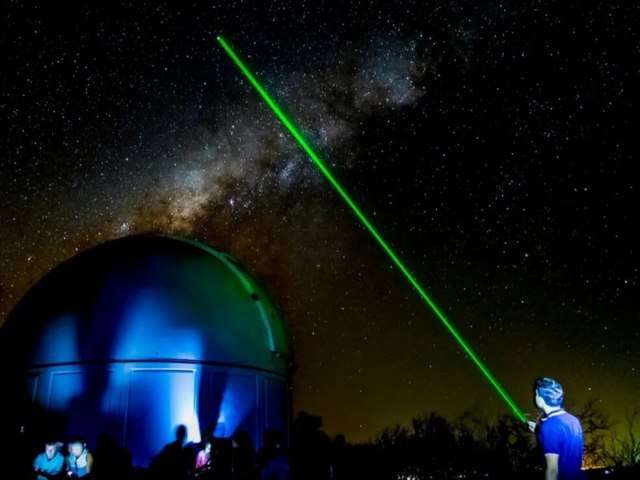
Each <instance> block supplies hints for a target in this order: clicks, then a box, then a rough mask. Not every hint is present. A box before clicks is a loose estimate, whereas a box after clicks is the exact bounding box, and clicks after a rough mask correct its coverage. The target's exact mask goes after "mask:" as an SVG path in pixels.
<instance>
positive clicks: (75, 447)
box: [69, 439, 85, 457]
mask: <svg viewBox="0 0 640 480" xmlns="http://www.w3.org/2000/svg"><path fill="white" fill-rule="evenodd" d="M84 447H85V445H84V441H83V440H81V439H74V440H71V441H70V442H69V453H71V455H73V456H75V457H79V456H80V455H82V452H83V451H84Z"/></svg>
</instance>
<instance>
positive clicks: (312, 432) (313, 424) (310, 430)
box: [291, 412, 331, 480]
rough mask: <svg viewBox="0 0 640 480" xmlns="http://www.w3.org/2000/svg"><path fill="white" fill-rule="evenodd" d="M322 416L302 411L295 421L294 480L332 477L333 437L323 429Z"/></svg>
mask: <svg viewBox="0 0 640 480" xmlns="http://www.w3.org/2000/svg"><path fill="white" fill-rule="evenodd" d="M321 427H322V418H321V417H319V416H316V415H310V414H308V413H306V412H300V413H298V415H297V416H296V418H295V419H294V421H293V439H292V447H291V476H292V478H293V479H294V480H327V479H328V478H330V467H331V460H330V455H331V439H330V438H329V436H328V435H327V434H326V433H324V432H323V431H322V430H321Z"/></svg>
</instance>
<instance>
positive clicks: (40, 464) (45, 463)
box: [33, 442, 64, 480]
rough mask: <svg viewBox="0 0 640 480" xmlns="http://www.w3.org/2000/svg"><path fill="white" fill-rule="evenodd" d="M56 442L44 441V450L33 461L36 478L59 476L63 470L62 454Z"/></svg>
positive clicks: (46, 478)
mask: <svg viewBox="0 0 640 480" xmlns="http://www.w3.org/2000/svg"><path fill="white" fill-rule="evenodd" d="M58 449H59V445H58V442H46V443H45V445H44V451H43V452H41V453H39V454H38V456H36V458H35V459H34V461H33V470H34V471H35V472H36V479H37V480H49V479H54V478H59V477H60V476H61V473H62V471H63V470H64V455H62V453H60V451H59V450H58Z"/></svg>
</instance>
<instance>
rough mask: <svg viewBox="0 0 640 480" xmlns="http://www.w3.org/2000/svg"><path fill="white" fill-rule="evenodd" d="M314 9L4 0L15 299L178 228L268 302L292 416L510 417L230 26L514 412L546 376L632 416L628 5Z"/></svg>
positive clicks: (5, 183)
mask: <svg viewBox="0 0 640 480" xmlns="http://www.w3.org/2000/svg"><path fill="white" fill-rule="evenodd" d="M319 3H320V5H315V3H314V4H312V3H309V4H307V3H305V2H295V3H291V4H288V3H285V2H270V3H269V5H268V6H261V5H260V3H259V2H253V3H251V2H242V1H237V2H225V3H224V4H221V5H210V4H208V3H207V4H194V5H189V6H183V7H169V6H167V5H164V4H160V5H155V4H147V3H146V2H135V5H130V4H127V3H115V4H113V5H112V6H111V7H110V8H106V7H96V6H92V5H89V4H87V5H80V6H76V7H75V8H74V9H73V10H71V9H70V8H67V9H66V10H65V9H63V8H57V7H55V6H52V5H48V4H47V3H42V4H38V3H35V4H32V5H28V6H27V5H23V4H22V3H19V2H9V5H8V7H9V8H8V13H7V14H6V20H7V31H6V33H5V34H4V42H3V43H5V44H6V45H7V47H8V49H7V51H8V54H7V55H6V57H7V58H6V62H5V63H6V67H7V68H6V71H7V74H6V75H4V78H3V80H2V82H3V88H2V104H1V105H0V107H1V111H2V118H3V120H4V124H5V125H6V127H7V128H6V129H5V130H6V133H5V135H3V147H4V148H3V156H2V175H1V178H0V186H1V191H0V206H1V210H0V226H1V232H0V235H1V236H0V248H1V251H2V255H1V256H0V268H1V273H0V285H1V290H0V292H1V298H0V313H1V315H2V318H3V319H4V317H5V316H6V314H7V313H8V312H9V310H10V309H11V308H12V306H13V305H15V303H16V302H17V301H18V299H19V298H20V297H21V296H22V295H23V294H24V293H25V292H26V290H27V289H28V287H29V286H30V285H31V284H33V283H34V282H35V281H37V280H38V279H39V278H40V277H41V276H42V275H43V274H44V273H46V272H47V271H48V270H50V269H51V268H53V267H54V266H55V265H57V264H59V263H60V262H62V261H64V260H66V259H67V258H69V257H71V256H72V255H74V254H75V253H77V252H79V251H81V250H84V249H86V248H89V247H91V246H94V245H97V244H99V243H102V242H104V241H106V240H109V239H112V238H116V237H120V236H124V235H129V234H135V233H141V232H149V231H162V232H168V233H175V234H179V235H185V236H189V237H194V238H197V239H199V240H201V241H203V242H205V243H208V244H211V245H212V246H214V247H216V248H220V249H222V250H224V251H227V252H229V253H230V254H232V255H234V256H235V257H236V258H238V259H239V261H241V262H242V263H243V264H245V265H246V266H247V268H248V269H249V270H251V271H252V272H253V273H254V274H255V275H256V276H257V277H258V278H259V279H260V280H261V281H262V282H263V283H264V284H265V287H266V289H267V290H268V291H270V292H271V293H272V295H273V297H274V299H275V301H276V302H277V303H278V304H279V305H280V307H281V309H282V310H283V313H284V315H285V318H287V320H288V321H289V323H290V324H291V327H292V330H293V333H294V335H295V342H296V344H295V347H296V364H297V371H296V374H295V381H294V383H295V391H294V400H295V407H296V408H297V409H304V410H308V411H311V412H312V413H316V414H319V415H322V416H323V418H324V421H325V428H326V429H327V431H329V432H330V433H331V434H335V433H338V432H344V433H346V434H347V436H348V438H351V439H364V438H367V437H369V436H371V435H373V434H374V433H375V432H377V431H379V430H380V429H381V428H383V427H384V426H387V425H391V424H393V423H395V422H405V421H407V420H408V419H410V418H411V416H413V415H418V414H420V413H424V412H426V411H430V410H436V411H440V412H442V413H445V414H447V415H458V414H459V413H461V411H462V410H464V409H475V410H478V411H480V412H481V413H482V414H485V415H493V414H495V413H504V412H505V409H506V406H505V405H504V404H502V402H501V400H500V399H499V398H497V397H496V395H495V393H493V392H492V391H491V389H490V387H489V386H488V384H486V380H484V379H483V378H482V377H481V376H480V375H479V374H478V373H477V371H475V369H474V368H473V366H472V365H471V364H470V362H469V360H468V359H467V358H466V357H465V355H463V354H462V353H461V352H460V351H459V349H458V348H457V346H456V345H455V343H454V342H453V341H452V339H451V338H449V337H448V335H447V333H446V332H444V330H443V329H442V327H441V325H440V324H439V323H438V321H437V320H436V319H435V318H434V317H433V315H432V314H431V313H430V312H429V311H428V310H427V309H426V308H425V306H424V304H423V303H422V302H421V301H420V299H419V298H418V296H417V295H416V293H415V292H414V291H412V289H411V287H410V286H409V285H408V284H406V282H405V281H404V279H403V278H401V276H400V275H399V272H397V271H396V270H395V269H394V268H392V266H391V265H390V263H389V260H388V259H387V258H386V257H385V256H384V254H383V253H382V252H381V251H380V250H379V248H378V247H377V246H376V245H375V244H374V242H373V240H372V239H371V238H369V237H368V236H367V234H366V232H365V231H364V230H363V228H362V227H361V226H360V225H359V224H358V223H357V221H356V219H355V218H354V217H353V216H352V214H351V213H350V212H349V211H348V209H347V208H346V206H345V205H344V204H343V203H342V202H341V200H340V198H338V197H337V195H336V193H335V192H334V191H333V190H332V189H331V187H330V186H329V185H328V184H327V183H326V181H325V180H324V179H323V178H322V177H321V175H320V173H319V172H318V171H317V170H316V169H315V167H314V166H313V165H312V164H311V162H310V161H309V159H308V158H307V157H306V156H305V154H304V152H302V151H301V150H300V148H299V147H298V146H297V145H296V143H295V142H294V141H293V140H292V139H291V138H290V136H289V134H288V133H287V132H286V130H284V129H283V127H282V126H281V125H280V124H279V123H278V122H277V121H276V119H275V118H274V117H273V114H272V113H271V112H270V111H269V110H268V109H267V108H266V107H265V105H263V104H262V102H261V100H260V99H259V98H258V97H257V95H256V94H255V92H253V91H252V89H251V88H250V86H249V85H248V84H247V83H246V82H245V81H244V79H243V78H242V76H241V75H240V74H239V72H238V71H237V70H236V68H235V66H234V65H233V64H232V63H231V62H230V60H229V59H228V58H227V57H226V55H225V54H224V52H223V51H222V50H221V49H220V47H219V45H217V42H216V41H215V36H216V35H217V34H219V33H223V34H224V35H225V36H226V37H227V38H228V39H229V40H230V41H231V42H232V43H233V44H235V45H236V46H237V48H238V49H239V51H240V52H241V53H242V55H243V56H244V58H246V59H247V61H248V62H249V63H250V65H251V66H252V68H253V69H254V70H255V71H256V73H257V74H258V76H259V77H260V78H261V80H262V81H263V82H264V84H265V85H266V87H267V88H268V90H269V91H270V92H271V93H272V94H273V95H274V96H275V97H276V98H277V99H278V101H279V102H280V104H281V105H282V106H283V107H284V109H285V111H287V112H288V113H289V115H290V116H291V117H292V118H294V119H295V122H296V124H297V125H299V127H300V129H301V130H302V132H303V133H304V135H305V136H306V137H307V138H308V139H309V141H310V142H311V143H312V144H313V145H314V147H315V149H316V150H317V151H318V152H319V153H320V155H321V156H322V157H323V158H324V159H325V161H326V162H327V164H328V165H329V166H330V168H331V169H332V170H333V171H334V172H335V174H336V175H337V177H338V178H339V179H340V180H341V181H342V183H343V184H344V185H345V186H346V187H347V189H348V190H349V191H350V192H351V193H352V194H353V196H354V198H356V200H357V201H358V202H359V203H360V204H361V206H362V207H363V209H364V210H365V211H366V212H367V213H368V214H369V215H370V217H371V219H372V221H373V222H374V224H375V225H376V226H377V227H379V229H380V231H381V232H382V233H383V234H384V235H385V236H386V237H387V239H388V240H389V241H390V243H391V244H392V245H394V247H396V248H397V249H398V251H399V252H400V255H401V257H402V258H403V259H404V260H405V261H406V263H407V264H408V265H409V266H410V268H411V269H412V270H413V271H414V273H415V274H416V276H417V277H418V278H419V279H420V280H421V281H422V282H423V283H424V284H425V285H426V287H427V290H428V291H429V292H430V294H432V295H433V297H434V299H435V300H436V302H437V303H438V304H439V305H440V306H441V307H442V308H443V309H444V310H445V313H446V314H447V316H448V317H449V318H450V319H451V320H452V321H453V323H454V324H456V325H457V326H458V327H459V328H460V330H461V331H462V333H463V334H464V336H465V337H466V338H467V339H468V340H469V342H470V343H471V344H472V346H473V347H474V349H476V350H477V352H478V353H479V354H480V356H481V357H482V358H483V360H485V361H486V362H487V364H488V365H489V366H490V368H491V369H492V371H494V373H495V374H496V376H497V377H498V378H499V380H501V382H502V383H503V384H504V386H505V387H506V388H507V390H508V391H509V393H510V394H511V395H512V396H513V397H514V399H515V400H516V401H517V403H519V404H520V406H521V407H522V408H523V409H524V410H525V411H532V409H533V407H532V406H531V402H530V398H529V393H530V383H531V380H532V378H533V377H535V376H538V375H540V374H550V375H555V376H557V377H559V379H560V380H562V381H564V382H565V384H566V386H567V391H568V392H569V401H570V402H571V403H570V404H571V405H575V406H576V407H578V406H579V405H581V404H584V402H586V400H587V399H590V398H594V399H596V400H598V401H599V404H600V405H601V406H602V408H603V409H604V410H605V411H607V412H608V413H610V414H611V415H613V416H615V417H616V418H621V417H622V416H623V415H624V413H625V412H626V411H628V410H629V409H630V408H631V407H632V406H633V405H637V404H638V403H640V398H639V397H638V392H639V391H640V371H639V369H638V366H637V365H638V361H639V360H640V349H639V348H638V345H639V344H640V329H639V327H638V325H640V323H638V320H640V319H639V318H638V311H640V310H639V309H638V307H639V306H640V305H639V304H638V295H637V294H635V292H636V291H637V287H638V262H637V245H638V240H640V239H639V238H638V236H639V235H638V229H637V221H638V218H637V217H638V215H637V211H636V210H637V208H636V207H635V205H636V189H637V186H636V181H635V177H634V176H633V175H631V173H630V171H631V165H632V163H633V162H632V160H633V159H634V158H637V153H638V151H637V142H636V141H634V140H633V137H632V132H633V130H632V124H633V121H632V120H633V119H634V118H635V117H636V116H637V115H636V113H635V112H636V107H637V94H638V84H639V83H638V65H639V63H640V60H639V55H640V54H639V52H638V50H637V45H638V44H639V42H638V36H637V35H638V34H637V30H636V29H634V28H632V24H633V22H632V19H633V18H637V17H638V13H639V12H638V7H634V6H625V5H624V4H622V3H621V4H619V5H618V4H610V3H604V2H602V3H598V2H592V3H589V4H588V5H587V4H584V3H580V4H578V3H577V2H576V4H575V5H573V4H572V2H535V5H525V6H519V5H511V4H507V3H504V2H503V3H500V2H486V4H484V5H482V6H480V5H474V4H472V3H471V2H464V1H461V2H449V3H448V4H447V5H442V4H440V2H416V3H414V2H411V1H400V2H394V4H393V6H392V7H389V8H379V7H376V6H375V5H374V4H372V3H368V2H349V5H338V4H337V3H336V4H333V3H332V2H319ZM354 405H357V408H354Z"/></svg>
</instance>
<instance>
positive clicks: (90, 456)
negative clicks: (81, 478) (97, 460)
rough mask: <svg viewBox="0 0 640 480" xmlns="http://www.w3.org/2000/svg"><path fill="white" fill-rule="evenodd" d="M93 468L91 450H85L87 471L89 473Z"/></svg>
mask: <svg viewBox="0 0 640 480" xmlns="http://www.w3.org/2000/svg"><path fill="white" fill-rule="evenodd" d="M92 470H93V455H91V452H87V473H91V471H92Z"/></svg>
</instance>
